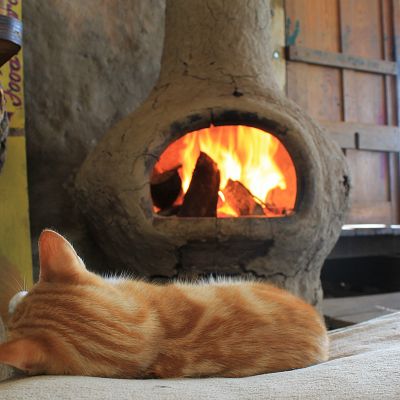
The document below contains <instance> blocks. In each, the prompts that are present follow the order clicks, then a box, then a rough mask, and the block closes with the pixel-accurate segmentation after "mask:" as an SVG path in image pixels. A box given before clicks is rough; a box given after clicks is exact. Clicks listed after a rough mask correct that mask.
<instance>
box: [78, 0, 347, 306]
mask: <svg viewBox="0 0 400 400" xmlns="http://www.w3.org/2000/svg"><path fill="white" fill-rule="evenodd" d="M270 12H271V9H270V4H269V1H268V0H252V1H251V2H244V1H243V0H230V1H224V0H208V1H204V0H191V1H186V0H167V7H166V33H165V42H164V52H163V57H162V62H161V72H160V77H159V80H158V82H157V84H156V86H155V88H154V89H153V91H152V92H151V94H150V96H149V97H148V99H147V100H146V101H145V102H144V103H143V104H142V105H141V106H140V107H139V108H138V109H137V110H136V111H134V112H133V113H132V114H131V115H129V116H128V117H127V118H125V119H124V120H122V121H121V122H120V123H119V124H118V125H117V126H116V127H114V128H113V129H112V130H111V131H110V132H108V133H107V134H106V135H105V136H104V138H103V140H102V141H101V142H100V143H99V144H98V146H97V147H96V148H95V149H94V151H93V152H92V153H91V154H90V155H89V157H88V158H87V160H86V161H85V162H84V164H83V166H82V168H81V170H80V172H79V174H78V176H77V180H76V188H77V191H76V193H77V199H78V202H79V206H80V207H81V209H82V211H83V212H84V214H85V215H86V217H87V219H88V221H89V223H90V226H91V228H92V230H93V232H94V233H95V235H96V238H97V240H98V242H99V244H100V245H101V246H102V248H103V249H104V251H105V252H106V254H107V255H108V257H109V258H110V264H112V263H113V262H114V263H115V264H116V265H119V266H124V267H125V268H128V269H130V270H132V271H133V272H135V273H136V274H138V275H140V276H146V277H150V278H164V277H165V278H171V277H196V276H203V275H207V274H210V273H217V274H223V275H243V274H249V275H253V276H256V277H259V278H265V279H269V280H271V281H273V282H275V283H278V284H281V285H283V286H284V287H286V288H287V289H289V290H291V291H292V292H294V293H296V294H299V295H301V296H303V297H304V298H305V299H306V300H307V301H309V302H310V303H313V304H318V302H319V301H320V299H321V296H322V293H321V287H320V279H319V276H320V270H321V266H322V263H323V261H324V259H325V258H326V256H327V255H328V254H329V252H330V250H331V249H332V247H333V245H334V244H335V242H336V240H337V238H338V236H339V233H340V229H341V226H342V223H343V219H344V213H345V211H346V209H347V203H348V196H349V181H348V172H347V168H346V164H345V159H344V157H343V155H342V153H341V150H340V149H339V148H338V147H337V146H336V144H334V143H333V142H332V141H331V140H330V139H329V138H328V137H327V135H326V134H325V132H323V131H322V130H321V128H320V127H319V126H317V125H316V124H315V123H314V121H313V120H312V119H311V118H310V117H309V116H308V115H306V114H305V112H303V111H302V110H301V109H300V108H299V107H298V106H297V105H296V104H294V103H293V102H291V101H290V100H288V99H287V98H286V97H285V96H284V95H283V93H281V92H280V91H279V89H278V87H277V84H276V82H275V78H274V76H273V74H272V73H271V71H272V67H271V63H270V60H271V56H272V49H271V47H270V31H269V22H270ZM116 106H117V105H116ZM263 146H264V147H263ZM188 156H190V157H188ZM250 164H251V165H250ZM267 178H268V179H267ZM254 181H255V182H256V183H254Z"/></svg>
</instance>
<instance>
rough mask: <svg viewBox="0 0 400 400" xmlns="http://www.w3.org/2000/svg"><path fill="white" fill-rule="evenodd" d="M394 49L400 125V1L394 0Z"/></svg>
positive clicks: (399, 122) (398, 122)
mask: <svg viewBox="0 0 400 400" xmlns="http://www.w3.org/2000/svg"><path fill="white" fill-rule="evenodd" d="M393 27H394V49H395V57H396V63H397V71H398V75H397V81H396V85H397V124H398V125H400V79H399V76H400V0H393Z"/></svg>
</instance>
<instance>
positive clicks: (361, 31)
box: [340, 0, 391, 223]
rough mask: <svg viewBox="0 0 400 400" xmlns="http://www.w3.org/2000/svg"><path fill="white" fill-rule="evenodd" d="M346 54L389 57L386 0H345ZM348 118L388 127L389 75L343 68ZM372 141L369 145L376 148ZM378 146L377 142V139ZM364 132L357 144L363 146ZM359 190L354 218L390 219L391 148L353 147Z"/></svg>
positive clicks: (352, 161) (353, 196)
mask: <svg viewBox="0 0 400 400" xmlns="http://www.w3.org/2000/svg"><path fill="white" fill-rule="evenodd" d="M340 16H341V41H342V52H343V53H347V54H351V55H355V56H359V57H365V58H371V59H383V58H384V54H383V35H382V18H381V1H380V0H340ZM343 93H344V121H345V122H356V123H362V124H372V125H385V124H386V121H387V115H386V100H385V80H384V76H382V75H378V74H373V73H369V72H361V71H353V70H348V69H344V70H343ZM368 142H369V141H367V142H366V143H365V141H364V144H365V147H372V145H371V144H368ZM375 144H376V143H375ZM362 145H363V144H361V136H358V143H357V146H356V147H358V148H359V147H360V146H362ZM346 154H347V161H348V164H349V166H350V171H351V176H352V184H353V190H352V193H351V200H352V208H351V210H350V215H349V220H350V221H349V222H352V223H390V221H391V203H390V175H389V154H388V153H387V152H377V151H361V150H351V149H349V150H347V152H346Z"/></svg>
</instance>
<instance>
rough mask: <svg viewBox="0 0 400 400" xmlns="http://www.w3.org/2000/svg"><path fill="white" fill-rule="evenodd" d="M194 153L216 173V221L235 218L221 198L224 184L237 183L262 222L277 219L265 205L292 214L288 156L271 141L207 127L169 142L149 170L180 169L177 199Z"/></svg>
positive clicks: (236, 129) (257, 133)
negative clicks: (203, 155)
mask: <svg viewBox="0 0 400 400" xmlns="http://www.w3.org/2000/svg"><path fill="white" fill-rule="evenodd" d="M200 151H202V152H204V153H206V154H207V155H208V156H209V157H211V158H212V159H213V160H214V161H215V162H216V163H217V165H218V169H219V171H220V176H221V183H220V193H219V202H218V212H217V215H218V216H219V217H221V216H238V214H237V212H236V211H235V210H234V209H232V207H231V206H230V205H229V204H227V203H226V202H225V199H224V195H223V191H224V188H225V186H226V184H227V182H228V180H229V179H230V180H232V181H240V182H241V183H242V185H244V186H245V187H246V188H247V189H248V190H249V191H250V192H251V194H252V195H253V197H254V199H255V201H256V202H257V203H259V204H261V205H262V206H263V208H264V214H265V215H267V216H279V215H275V214H276V213H274V212H272V214H271V212H270V211H269V210H271V207H268V205H270V206H272V208H277V209H280V210H285V211H286V212H290V211H292V210H293V208H294V203H295V199H296V189H297V186H296V173H295V169H294V165H293V162H292V160H291V158H290V156H289V154H288V152H287V151H286V149H285V148H284V146H283V145H282V143H281V142H280V141H279V140H278V139H277V138H276V137H275V136H273V135H271V134H269V133H267V132H265V131H262V130H260V129H257V128H253V127H249V126H243V125H238V126H230V125H229V126H211V127H210V128H206V129H201V130H199V131H193V132H190V133H188V134H186V135H185V136H183V137H182V138H180V139H179V140H177V141H175V142H173V143H172V144H171V145H170V146H168V148H167V149H166V150H165V151H164V153H163V154H162V155H161V158H160V160H159V161H158V163H157V164H156V166H155V169H156V170H157V171H158V172H163V171H167V170H169V169H173V168H176V167H178V166H181V168H179V174H180V176H181V179H182V189H183V193H186V191H187V190H188V188H189V185H190V181H191V179H192V174H193V170H194V168H195V165H196V161H197V158H198V157H199V154H200ZM277 203H279V204H277ZM269 214H271V215H269Z"/></svg>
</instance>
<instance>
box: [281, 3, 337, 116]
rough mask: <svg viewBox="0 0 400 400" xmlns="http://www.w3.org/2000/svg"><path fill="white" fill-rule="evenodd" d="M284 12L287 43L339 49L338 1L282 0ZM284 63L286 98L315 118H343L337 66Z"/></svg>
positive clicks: (333, 49)
mask: <svg viewBox="0 0 400 400" xmlns="http://www.w3.org/2000/svg"><path fill="white" fill-rule="evenodd" d="M285 13H286V39H287V43H286V44H287V45H296V46H304V47H310V48H318V49H321V50H326V51H334V52H335V51H339V15H338V7H337V0H285ZM316 32H319V33H321V34H319V33H318V34H316ZM286 65H287V95H288V97H290V98H291V99H292V100H294V101H295V102H296V103H297V104H299V105H300V106H301V107H303V108H304V109H306V110H307V111H308V113H309V114H310V115H311V116H313V117H314V118H317V119H323V120H330V121H340V120H342V89H341V76H340V70H339V69H337V68H327V67H323V66H318V65H311V64H303V63H298V62H291V61H287V63H286Z"/></svg>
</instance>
